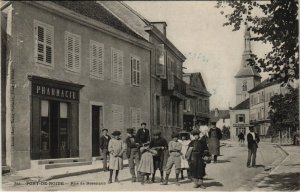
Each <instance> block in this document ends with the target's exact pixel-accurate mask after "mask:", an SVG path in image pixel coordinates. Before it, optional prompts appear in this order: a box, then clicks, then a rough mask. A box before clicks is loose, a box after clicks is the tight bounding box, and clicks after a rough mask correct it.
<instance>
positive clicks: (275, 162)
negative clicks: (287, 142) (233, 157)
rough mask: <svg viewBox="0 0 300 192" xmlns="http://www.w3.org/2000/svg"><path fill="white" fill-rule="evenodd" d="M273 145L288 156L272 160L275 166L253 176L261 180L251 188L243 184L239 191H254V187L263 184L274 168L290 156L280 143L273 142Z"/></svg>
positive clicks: (253, 179) (256, 179)
mask: <svg viewBox="0 0 300 192" xmlns="http://www.w3.org/2000/svg"><path fill="white" fill-rule="evenodd" d="M273 146H276V147H278V148H279V149H280V150H281V151H282V152H283V153H284V154H285V155H286V156H285V157H284V158H282V160H278V159H277V160H275V161H274V162H272V164H271V166H272V167H273V168H272V170H271V171H269V172H265V171H263V172H261V173H258V174H257V175H256V176H255V177H253V178H252V181H260V182H258V183H257V184H256V185H255V186H253V187H251V188H250V189H249V187H248V186H247V184H245V185H242V186H241V187H239V188H238V189H236V190H237V191H253V190H254V189H257V188H259V187H260V186H261V184H262V183H263V182H264V180H265V178H266V177H268V176H269V175H271V173H272V172H273V170H275V169H276V168H277V167H278V166H280V164H281V163H282V162H283V161H285V160H286V158H287V157H288V156H289V153H288V152H287V151H286V150H284V149H283V148H282V147H281V146H280V145H278V144H273Z"/></svg>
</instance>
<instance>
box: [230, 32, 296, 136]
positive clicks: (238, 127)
mask: <svg viewBox="0 0 300 192" xmlns="http://www.w3.org/2000/svg"><path fill="white" fill-rule="evenodd" d="M250 38H251V35H250V32H249V31H248V29H247V26H246V30H245V35H244V42H245V47H244V53H243V56H242V62H241V66H240V69H239V71H238V73H237V74H236V76H235V79H236V106H235V107H233V108H231V109H230V124H231V125H230V127H231V130H230V132H231V138H233V139H234V138H237V136H238V134H239V133H240V132H242V133H244V134H247V133H248V132H249V129H248V128H249V126H250V125H251V126H254V129H255V132H257V133H258V134H259V135H260V136H261V137H262V138H266V137H270V134H269V132H268V130H269V129H270V126H271V122H270V117H269V112H270V106H269V102H270V99H271V97H272V96H274V95H276V94H282V95H284V94H286V93H288V92H289V90H288V87H287V86H281V84H280V83H279V82H278V81H271V80H270V79H271V78H270V77H269V78H267V79H265V80H264V81H262V82H261V79H262V77H261V75H260V74H259V73H257V71H256V70H255V69H254V67H252V66H249V65H247V63H248V61H247V60H248V59H250V58H251V56H252V51H251V44H250ZM292 86H294V87H298V86H299V85H298V82H295V83H294V84H293V85H292Z"/></svg>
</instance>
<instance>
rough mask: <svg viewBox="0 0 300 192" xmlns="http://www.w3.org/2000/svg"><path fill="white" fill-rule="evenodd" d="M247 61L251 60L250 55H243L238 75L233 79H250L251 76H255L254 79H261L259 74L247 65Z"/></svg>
mask: <svg viewBox="0 0 300 192" xmlns="http://www.w3.org/2000/svg"><path fill="white" fill-rule="evenodd" d="M248 59H251V55H250V54H243V57H242V65H241V68H240V70H239V71H238V73H237V74H236V75H235V77H252V76H256V77H259V78H261V76H260V74H259V73H258V72H257V71H256V70H255V69H254V67H253V66H249V65H248V63H249V61H248Z"/></svg>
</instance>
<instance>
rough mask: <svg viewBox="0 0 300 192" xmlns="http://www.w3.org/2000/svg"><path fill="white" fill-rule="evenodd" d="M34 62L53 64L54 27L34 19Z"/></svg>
mask: <svg viewBox="0 0 300 192" xmlns="http://www.w3.org/2000/svg"><path fill="white" fill-rule="evenodd" d="M34 38H35V45H34V53H35V57H34V58H35V62H37V63H39V64H44V65H48V66H53V65H54V62H53V47H54V28H53V26H51V25H47V24H45V23H42V22H40V21H37V20H35V21H34Z"/></svg>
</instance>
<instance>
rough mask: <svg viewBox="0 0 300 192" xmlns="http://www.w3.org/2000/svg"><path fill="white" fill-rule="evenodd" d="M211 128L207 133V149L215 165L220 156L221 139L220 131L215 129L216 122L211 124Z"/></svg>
mask: <svg viewBox="0 0 300 192" xmlns="http://www.w3.org/2000/svg"><path fill="white" fill-rule="evenodd" d="M211 124H212V128H210V130H209V131H208V148H209V152H210V153H211V154H212V155H213V158H214V163H217V158H218V156H219V155H220V140H221V139H222V131H221V129H219V128H218V127H216V122H212V123H211Z"/></svg>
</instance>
